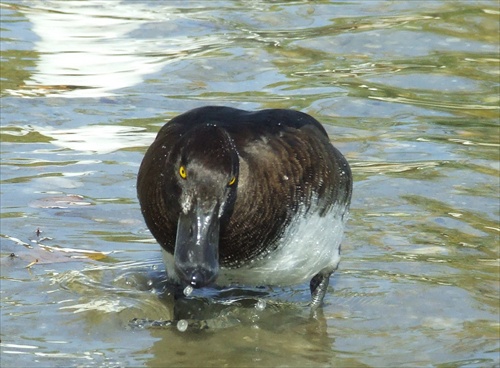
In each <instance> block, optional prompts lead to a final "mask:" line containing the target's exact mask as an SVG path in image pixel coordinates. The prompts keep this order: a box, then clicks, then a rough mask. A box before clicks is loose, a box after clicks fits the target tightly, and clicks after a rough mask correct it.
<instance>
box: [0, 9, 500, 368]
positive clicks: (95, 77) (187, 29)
mask: <svg viewBox="0 0 500 368" xmlns="http://www.w3.org/2000/svg"><path fill="white" fill-rule="evenodd" d="M0 12H1V21H2V22H1V27H2V34H1V37H2V39H1V52H2V56H1V60H0V67H1V70H2V72H1V88H0V96H1V101H0V102H1V110H2V112H1V161H2V166H1V229H0V230H1V231H0V233H1V237H0V242H1V254H0V256H1V258H0V259H1V260H0V262H1V263H0V265H1V278H0V282H1V284H0V292H1V293H0V295H1V303H2V304H1V343H0V348H1V364H2V366H5V367H13V366H17V367H19V366H38V367H46V366H61V367H65V366H96V365H97V366H217V367H218V366H228V367H233V366H259V367H262V366H297V367H299V366H300V367H306V366H309V367H317V366H325V367H326V366H328V367H329V366H380V367H382V366H384V367H385V366H398V367H404V366H407V367H413V366H441V367H457V366H463V367H476V366H481V367H493V366H498V365H499V364H500V359H499V353H500V347H499V342H498V341H499V338H500V336H499V333H500V332H499V331H500V324H499V292H498V290H499V287H500V282H499V281H500V280H499V251H500V248H499V238H498V234H499V228H500V226H499V215H500V211H499V187H500V182H499V169H500V168H499V158H500V157H499V146H500V142H499V140H500V138H499V137H500V131H499V97H498V96H499V22H498V17H499V10H498V3H497V2H496V1H425V2H421V1H419V2H417V1H407V2H403V1H374V0H371V1H351V2H345V1H338V2H333V1H319V0H318V1H252V2H240V1H230V0H221V1H210V2H209V1H189V2H184V1H162V2H158V1H148V0H141V1H139V0H135V1H131V0H129V1H127V0H124V1H118V0H106V1H98V0H88V1H84V2H82V1H44V2H39V1H5V0H4V1H2V2H1V3H0ZM207 104H216V105H228V106H233V107H239V108H244V109H260V108H292V109H298V110H302V111H304V112H307V113H309V114H311V115H313V116H314V117H316V118H317V119H318V120H320V121H321V122H323V123H324V124H325V127H326V128H327V131H328V132H329V133H330V134H331V139H332V141H333V142H335V145H336V146H337V147H338V148H339V149H340V150H341V151H342V152H343V153H344V154H345V156H346V157H347V158H348V160H349V162H350V163H351V166H352V168H353V172H354V179H355V186H354V195H353V203H352V209H351V219H350V222H349V223H348V226H347V230H346V234H345V241H344V243H343V248H342V249H343V258H342V261H341V265H340V268H339V270H338V271H337V272H336V274H335V276H334V277H333V278H332V282H331V288H330V290H329V293H328V294H327V296H326V298H325V306H324V308H323V310H322V312H321V313H319V314H318V315H317V316H315V318H310V316H309V310H308V308H307V307H306V306H305V304H306V303H307V301H308V300H309V291H308V285H307V284H304V285H297V286H296V287H294V288H292V289H273V290H270V289H266V288H264V289H256V290H247V293H245V292H241V291H238V290H228V291H225V292H223V293H222V294H221V293H216V292H214V291H210V290H205V291H200V292H197V294H196V293H195V295H194V296H193V297H192V298H191V300H190V303H189V305H186V304H181V305H177V306H175V307H176V308H177V309H178V310H179V309H180V310H181V311H182V312H183V313H185V318H186V319H189V318H190V317H193V316H196V315H197V316H198V317H199V318H207V319H208V320H209V321H210V323H211V325H210V328H209V329H207V330H202V331H200V330H198V329H197V328H196V326H195V325H191V326H190V327H188V329H187V331H185V332H180V331H178V330H177V328H175V327H171V328H168V327H164V328H140V326H137V325H136V326H135V327H134V326H133V325H132V326H131V324H130V321H131V320H133V319H134V318H139V319H149V320H168V319H170V318H172V316H173V308H174V302H173V300H172V297H171V295H169V294H168V293H162V291H163V287H164V280H163V278H162V270H163V266H162V264H161V256H160V251H159V246H158V245H157V244H156V243H155V241H154V240H153V239H152V237H151V235H150V234H149V232H148V230H147V228H146V226H145V224H144V222H143V220H142V218H141V214H140V210H139V205H138V202H137V199H136V194H135V180H136V173H137V170H138V168H139V164H140V162H141V159H142V156H143V154H144V152H145V149H146V147H147V146H148V145H149V144H150V143H151V142H152V140H153V139H154V136H155V133H156V132H157V131H158V129H159V128H160V127H161V126H162V125H163V124H164V123H165V122H166V121H167V120H168V119H170V118H172V117H173V116H175V115H177V114H179V113H181V112H184V111H186V110H187V109H190V108H194V107H198V106H202V105H207ZM263 302H265V308H262V307H263V306H264V304H262V303H263ZM259 303H261V304H259Z"/></svg>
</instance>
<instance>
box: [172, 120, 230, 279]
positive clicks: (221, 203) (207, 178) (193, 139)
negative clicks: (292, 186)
mask: <svg viewBox="0 0 500 368" xmlns="http://www.w3.org/2000/svg"><path fill="white" fill-rule="evenodd" d="M238 168H239V165H238V154H237V151H236V149H235V147H234V143H233V141H232V139H231V137H230V136H229V134H228V133H227V131H226V130H224V129H223V128H221V127H219V126H217V125H216V124H206V125H201V126H195V127H194V128H192V129H191V130H189V131H188V132H187V133H185V134H184V135H183V136H182V137H181V138H180V139H179V140H178V141H177V143H176V144H175V146H174V147H173V149H172V154H171V155H170V158H169V159H168V160H167V167H166V170H167V171H168V172H167V173H166V177H168V178H169V179H167V180H171V181H173V182H171V183H170V185H167V190H169V191H170V193H168V194H167V196H168V197H169V198H170V199H169V200H170V201H172V202H174V203H171V204H172V208H176V210H177V211H178V213H179V218H178V221H177V235H176V239H175V249H174V262H175V272H176V274H177V276H178V277H179V279H180V280H181V282H182V283H183V284H187V285H191V286H193V287H203V286H206V285H208V284H210V283H212V282H214V281H215V279H216V278H217V274H218V271H219V234H220V229H221V223H224V222H227V221H228V218H229V217H230V215H231V212H232V209H233V207H234V202H235V200H236V191H237V185H238ZM169 187H170V188H169ZM172 189H173V190H172ZM168 205H170V204H168Z"/></svg>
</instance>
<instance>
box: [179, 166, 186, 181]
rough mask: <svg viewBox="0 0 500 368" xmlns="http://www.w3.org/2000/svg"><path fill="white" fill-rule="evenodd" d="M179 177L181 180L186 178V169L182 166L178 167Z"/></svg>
mask: <svg viewBox="0 0 500 368" xmlns="http://www.w3.org/2000/svg"><path fill="white" fill-rule="evenodd" d="M179 175H180V176H181V178H183V179H186V178H187V172H186V168H185V167H184V166H181V167H179Z"/></svg>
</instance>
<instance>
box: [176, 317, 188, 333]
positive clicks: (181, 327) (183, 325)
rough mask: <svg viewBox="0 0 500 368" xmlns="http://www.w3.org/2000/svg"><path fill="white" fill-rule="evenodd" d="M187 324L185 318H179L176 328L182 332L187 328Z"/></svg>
mask: <svg viewBox="0 0 500 368" xmlns="http://www.w3.org/2000/svg"><path fill="white" fill-rule="evenodd" d="M188 325H189V323H188V321H186V320H185V319H180V320H179V321H178V322H177V330H179V331H180V332H184V331H186V330H187V328H188Z"/></svg>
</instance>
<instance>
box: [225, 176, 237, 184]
mask: <svg viewBox="0 0 500 368" xmlns="http://www.w3.org/2000/svg"><path fill="white" fill-rule="evenodd" d="M234 183H236V176H233V177H232V178H231V180H229V183H227V185H229V186H231V185H233V184H234Z"/></svg>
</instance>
